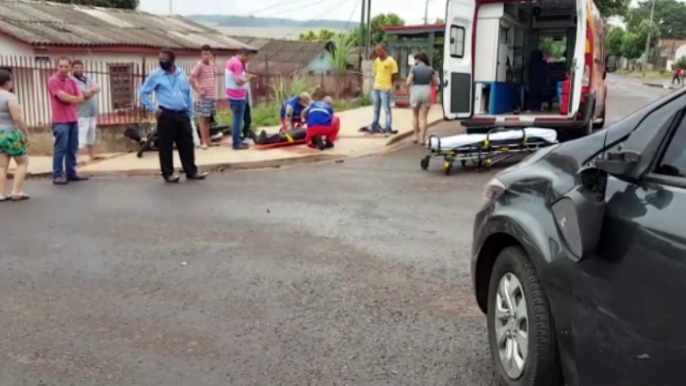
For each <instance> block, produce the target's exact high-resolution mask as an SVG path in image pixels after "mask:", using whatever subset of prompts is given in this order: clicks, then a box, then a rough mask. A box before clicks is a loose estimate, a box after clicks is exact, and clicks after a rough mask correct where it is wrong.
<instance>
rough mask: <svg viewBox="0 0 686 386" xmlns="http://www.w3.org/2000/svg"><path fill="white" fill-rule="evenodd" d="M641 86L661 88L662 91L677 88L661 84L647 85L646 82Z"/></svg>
mask: <svg viewBox="0 0 686 386" xmlns="http://www.w3.org/2000/svg"><path fill="white" fill-rule="evenodd" d="M643 85H644V86H648V87H655V88H663V89H665V90H676V89H677V88H678V87H674V86H672V85H670V84H661V83H647V82H644V83H643Z"/></svg>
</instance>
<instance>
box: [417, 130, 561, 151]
mask: <svg viewBox="0 0 686 386" xmlns="http://www.w3.org/2000/svg"><path fill="white" fill-rule="evenodd" d="M524 132H526V137H527V142H540V141H544V142H547V143H550V144H553V143H556V142H557V131H555V130H553V129H542V128H536V127H531V128H528V129H524ZM523 134H524V133H523V132H522V130H520V129H513V130H508V131H501V132H497V133H493V134H490V135H488V140H489V141H490V142H492V143H509V142H513V143H516V142H519V141H522V139H523V138H522V136H523ZM486 137H487V135H486V134H460V135H453V136H450V137H444V138H437V137H431V138H429V144H428V147H429V148H430V149H431V150H448V149H457V148H459V147H463V146H470V145H478V144H481V143H483V142H484V141H485V140H486ZM439 144H440V148H439Z"/></svg>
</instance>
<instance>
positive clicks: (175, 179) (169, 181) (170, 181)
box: [164, 174, 181, 184]
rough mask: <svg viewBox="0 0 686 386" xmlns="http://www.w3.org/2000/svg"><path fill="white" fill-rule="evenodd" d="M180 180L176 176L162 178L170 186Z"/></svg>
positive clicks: (179, 177)
mask: <svg viewBox="0 0 686 386" xmlns="http://www.w3.org/2000/svg"><path fill="white" fill-rule="evenodd" d="M179 180H181V176H179V175H178V174H172V175H171V176H167V177H164V182H168V183H170V184H175V183H177V182H179Z"/></svg>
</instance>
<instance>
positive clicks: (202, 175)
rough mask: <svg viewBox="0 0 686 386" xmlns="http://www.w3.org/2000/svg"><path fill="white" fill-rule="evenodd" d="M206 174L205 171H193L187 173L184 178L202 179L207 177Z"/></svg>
mask: <svg viewBox="0 0 686 386" xmlns="http://www.w3.org/2000/svg"><path fill="white" fill-rule="evenodd" d="M208 174H209V173H207V172H202V173H195V174H191V175H187V176H186V179H188V180H204V179H205V178H207V175H208Z"/></svg>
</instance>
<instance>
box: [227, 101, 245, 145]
mask: <svg viewBox="0 0 686 386" xmlns="http://www.w3.org/2000/svg"><path fill="white" fill-rule="evenodd" d="M246 103H247V101H246V100H245V99H240V100H239V99H229V104H230V105H231V113H232V114H233V125H231V137H232V138H233V147H236V146H240V145H241V144H242V143H243V140H242V139H241V129H242V126H243V120H244V118H243V117H244V116H245V105H246Z"/></svg>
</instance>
